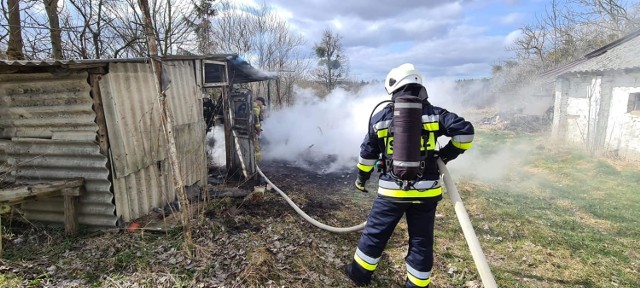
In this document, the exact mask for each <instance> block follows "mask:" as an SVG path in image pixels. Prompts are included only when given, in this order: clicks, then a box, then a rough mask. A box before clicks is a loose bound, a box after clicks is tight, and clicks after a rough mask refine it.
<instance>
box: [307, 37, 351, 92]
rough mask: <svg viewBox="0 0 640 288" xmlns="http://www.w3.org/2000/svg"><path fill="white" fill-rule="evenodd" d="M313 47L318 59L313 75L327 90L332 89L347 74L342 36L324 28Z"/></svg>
mask: <svg viewBox="0 0 640 288" xmlns="http://www.w3.org/2000/svg"><path fill="white" fill-rule="evenodd" d="M313 49H314V52H315V54H316V57H317V58H318V59H319V61H318V68H317V69H316V70H315V71H314V76H315V78H316V79H317V80H318V81H320V82H321V83H323V85H324V86H325V88H327V90H329V91H330V90H333V89H334V88H335V87H336V85H337V84H338V82H339V81H341V80H344V79H345V78H346V76H347V75H346V74H347V68H346V64H347V58H346V57H345V55H344V51H343V48H342V36H340V35H339V34H338V33H333V31H331V30H330V29H326V30H324V32H323V33H322V39H321V40H320V42H318V43H316V45H315V46H314V47H313Z"/></svg>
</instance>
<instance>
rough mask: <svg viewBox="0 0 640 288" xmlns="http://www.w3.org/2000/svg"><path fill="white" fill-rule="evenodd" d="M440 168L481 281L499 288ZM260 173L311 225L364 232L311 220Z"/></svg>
mask: <svg viewBox="0 0 640 288" xmlns="http://www.w3.org/2000/svg"><path fill="white" fill-rule="evenodd" d="M438 167H439V168H440V171H441V173H442V174H443V176H442V178H443V180H444V185H445V186H446V187H447V192H448V193H449V197H450V198H451V202H453V207H454V210H455V211H456V216H457V217H458V222H460V227H461V228H462V232H463V234H464V238H465V240H466V241H467V245H468V246H469V251H471V256H472V257H473V262H474V263H475V264H476V268H477V269H478V274H480V279H481V280H482V285H483V286H484V287H486V288H494V287H498V285H497V284H496V280H495V279H494V278H493V274H492V273H491V269H490V268H489V264H488V263H487V259H486V257H485V256H484V253H483V252H482V247H480V241H478V237H477V236H476V232H475V231H474V230H473V225H471V220H470V219H469V214H468V213H467V209H465V208H464V204H463V203H462V198H461V197H460V194H459V193H458V188H456V185H455V183H454V182H453V179H452V178H451V175H450V174H449V170H448V169H447V166H446V165H445V164H444V162H442V160H441V159H438ZM256 169H257V170H258V173H259V174H260V176H262V177H263V178H264V179H265V181H267V183H269V185H271V187H273V189H274V190H276V192H278V194H280V196H282V198H284V199H285V200H286V201H287V203H289V206H291V207H292V208H293V209H294V210H295V211H296V212H298V214H300V216H302V217H303V218H304V219H305V220H307V221H309V223H311V224H313V225H315V226H316V227H318V228H320V229H323V230H327V231H329V232H335V233H349V232H356V231H359V230H362V229H363V228H364V226H365V224H366V223H367V222H366V221H365V222H362V223H361V224H358V225H356V226H352V227H345V228H341V227H333V226H329V225H326V224H323V223H320V222H318V221H317V220H315V219H313V218H311V217H310V216H309V215H308V214H307V213H305V212H304V211H302V209H300V207H298V206H297V205H296V204H295V203H293V201H291V198H289V196H287V194H285V193H284V192H282V190H280V188H278V187H277V186H276V185H274V184H273V182H271V180H269V178H267V176H266V175H264V173H262V170H260V167H258V166H256Z"/></svg>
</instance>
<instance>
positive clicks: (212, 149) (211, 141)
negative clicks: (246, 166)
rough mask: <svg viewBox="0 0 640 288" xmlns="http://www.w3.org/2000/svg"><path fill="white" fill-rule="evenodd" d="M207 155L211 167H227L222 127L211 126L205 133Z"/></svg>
mask: <svg viewBox="0 0 640 288" xmlns="http://www.w3.org/2000/svg"><path fill="white" fill-rule="evenodd" d="M206 143H207V154H208V156H209V159H210V160H211V165H213V166H216V167H224V166H225V165H227V158H226V155H227V152H226V149H225V145H224V143H225V142H224V126H220V125H219V126H213V127H212V128H211V131H209V132H208V133H207V142H206Z"/></svg>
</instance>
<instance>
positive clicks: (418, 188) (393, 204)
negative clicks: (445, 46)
mask: <svg viewBox="0 0 640 288" xmlns="http://www.w3.org/2000/svg"><path fill="white" fill-rule="evenodd" d="M385 89H386V90H387V93H388V94H390V95H391V96H392V100H394V99H396V98H397V97H399V96H405V95H411V96H417V97H419V98H420V99H421V100H422V104H421V105H422V123H421V124H422V129H421V132H422V135H421V136H420V142H421V143H420V145H419V146H416V147H420V150H421V152H420V157H421V158H420V159H421V161H420V166H419V167H420V168H419V170H421V172H420V173H418V176H417V178H416V181H415V182H411V185H409V186H408V187H407V185H406V181H405V182H404V185H403V182H402V181H399V180H398V179H397V178H396V176H394V175H393V173H391V171H390V167H389V166H390V165H391V164H390V163H391V161H390V159H389V158H390V155H392V154H393V149H400V147H399V145H398V147H393V138H392V137H393V132H394V131H393V127H394V126H393V125H394V124H392V121H391V120H392V116H393V115H394V112H393V108H392V106H391V105H388V106H387V107H385V108H384V109H383V110H381V111H380V112H378V113H376V114H375V115H374V116H373V117H372V118H371V121H370V125H369V127H368V129H369V131H368V133H367V135H366V136H365V138H364V141H363V143H362V145H361V146H360V148H361V150H360V157H359V158H358V164H357V168H358V177H357V180H356V181H355V186H356V188H357V189H358V190H360V191H363V192H367V190H366V188H365V183H366V182H367V180H369V178H370V176H371V173H372V171H373V169H374V166H378V164H382V165H381V167H380V169H381V173H380V176H379V180H378V195H377V197H376V199H375V200H374V203H373V207H372V208H371V211H370V213H369V216H368V219H367V224H366V226H365V228H364V230H363V232H362V235H361V237H360V240H359V242H358V247H357V249H356V251H355V255H354V257H353V261H352V262H351V264H348V265H346V266H345V268H344V270H345V273H346V274H347V276H348V277H349V278H350V279H351V280H352V281H353V282H354V283H355V284H356V285H357V286H366V285H368V284H369V283H370V281H371V276H372V274H373V272H374V271H375V269H376V267H377V266H378V262H379V260H380V257H381V255H382V251H383V250H384V248H385V245H386V244H387V241H388V240H389V237H390V236H391V234H392V232H393V230H394V229H395V226H396V225H397V223H398V221H399V220H400V218H402V216H403V215H405V216H406V221H407V226H408V230H409V249H408V252H407V255H406V257H405V262H406V269H407V278H406V282H405V286H406V287H428V286H429V283H430V282H431V268H432V266H433V230H434V219H435V213H436V206H437V205H438V201H440V200H441V199H442V187H441V181H440V172H439V170H438V166H437V162H436V161H437V158H438V157H439V158H440V159H442V160H443V161H444V162H445V163H446V162H448V161H451V160H453V159H455V158H456V157H458V155H460V154H462V153H464V152H465V151H466V150H467V149H469V148H471V142H472V140H473V134H474V129H473V125H472V124H471V123H470V122H468V121H465V119H464V118H462V117H460V116H458V115H456V114H454V113H451V112H449V111H447V110H445V109H443V108H440V107H437V106H433V105H431V104H430V103H429V102H428V101H427V98H428V95H427V91H426V88H425V87H424V85H423V83H422V74H421V73H420V72H419V71H417V70H416V69H415V68H414V66H413V65H411V64H403V65H401V66H399V67H397V68H394V69H392V70H391V71H390V72H389V74H388V75H387V77H386V80H385ZM418 105H420V104H418ZM418 107H419V106H418ZM399 108H400V107H398V109H399ZM418 109H419V108H418ZM418 112H419V110H418ZM416 123H419V122H416ZM439 136H448V137H451V139H450V141H449V142H448V143H447V144H446V145H445V146H444V147H443V148H441V149H439V150H436V149H435V148H436V140H437V139H438V137H439ZM396 151H400V150H396ZM395 164H396V165H400V164H399V163H395Z"/></svg>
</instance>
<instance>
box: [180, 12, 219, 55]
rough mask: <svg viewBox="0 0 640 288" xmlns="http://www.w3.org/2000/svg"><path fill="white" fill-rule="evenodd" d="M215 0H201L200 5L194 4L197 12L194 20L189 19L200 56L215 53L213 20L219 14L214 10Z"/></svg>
mask: <svg viewBox="0 0 640 288" xmlns="http://www.w3.org/2000/svg"><path fill="white" fill-rule="evenodd" d="M214 1H215V0H199V3H195V2H194V3H193V9H194V12H195V17H194V19H187V21H188V23H189V25H190V26H191V28H192V29H193V30H194V33H195V34H196V39H197V45H198V46H197V51H198V53H199V54H211V53H213V45H214V43H215V41H214V39H213V37H212V33H213V26H212V24H211V18H212V17H213V16H215V15H216V14H217V10H216V9H215V8H214Z"/></svg>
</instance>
